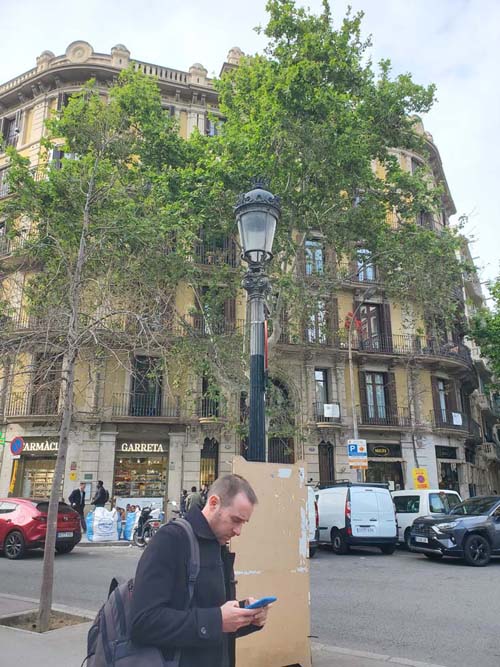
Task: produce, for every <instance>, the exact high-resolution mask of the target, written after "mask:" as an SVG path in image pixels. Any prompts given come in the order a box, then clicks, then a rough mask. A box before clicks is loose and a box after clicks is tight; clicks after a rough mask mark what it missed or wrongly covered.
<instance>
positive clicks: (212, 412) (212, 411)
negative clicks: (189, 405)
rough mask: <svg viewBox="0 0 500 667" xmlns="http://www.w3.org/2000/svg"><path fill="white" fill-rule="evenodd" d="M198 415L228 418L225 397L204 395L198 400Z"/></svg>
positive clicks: (202, 417) (211, 417)
mask: <svg viewBox="0 0 500 667" xmlns="http://www.w3.org/2000/svg"><path fill="white" fill-rule="evenodd" d="M196 416H197V417H198V418H199V419H213V420H217V419H226V417H227V406H226V402H225V401H224V399H223V398H209V397H208V396H202V397H201V398H198V399H197V401H196Z"/></svg>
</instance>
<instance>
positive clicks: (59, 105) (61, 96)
mask: <svg viewBox="0 0 500 667" xmlns="http://www.w3.org/2000/svg"><path fill="white" fill-rule="evenodd" d="M63 108H64V93H59V94H58V95H57V105H56V109H57V111H62V110H63Z"/></svg>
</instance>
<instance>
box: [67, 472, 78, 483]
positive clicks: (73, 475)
mask: <svg viewBox="0 0 500 667" xmlns="http://www.w3.org/2000/svg"><path fill="white" fill-rule="evenodd" d="M69 478H70V480H71V481H72V482H74V481H75V480H76V472H75V471H74V470H72V471H71V472H70V473H69Z"/></svg>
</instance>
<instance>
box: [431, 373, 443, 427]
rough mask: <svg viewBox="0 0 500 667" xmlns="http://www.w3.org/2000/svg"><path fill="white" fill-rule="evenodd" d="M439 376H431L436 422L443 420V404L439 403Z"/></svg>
mask: <svg viewBox="0 0 500 667" xmlns="http://www.w3.org/2000/svg"><path fill="white" fill-rule="evenodd" d="M438 381H439V378H437V377H435V376H434V375H433V376H432V377H431V386H432V404H433V405H434V419H435V421H436V422H439V421H441V405H440V403H439V387H438Z"/></svg>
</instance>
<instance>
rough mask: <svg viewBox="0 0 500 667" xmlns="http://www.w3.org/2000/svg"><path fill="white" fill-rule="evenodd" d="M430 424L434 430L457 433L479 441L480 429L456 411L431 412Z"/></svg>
mask: <svg viewBox="0 0 500 667" xmlns="http://www.w3.org/2000/svg"><path fill="white" fill-rule="evenodd" d="M430 420H431V424H432V425H433V427H434V428H435V429H441V430H446V431H458V432H462V433H465V434H468V435H469V436H471V438H472V439H474V440H480V439H481V427H480V425H479V424H478V423H477V421H475V420H474V419H472V418H471V417H469V416H468V415H466V414H465V413H464V412H459V411H458V410H439V411H438V412H436V411H434V410H432V411H431V414H430Z"/></svg>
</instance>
